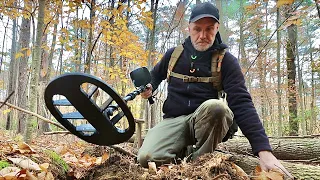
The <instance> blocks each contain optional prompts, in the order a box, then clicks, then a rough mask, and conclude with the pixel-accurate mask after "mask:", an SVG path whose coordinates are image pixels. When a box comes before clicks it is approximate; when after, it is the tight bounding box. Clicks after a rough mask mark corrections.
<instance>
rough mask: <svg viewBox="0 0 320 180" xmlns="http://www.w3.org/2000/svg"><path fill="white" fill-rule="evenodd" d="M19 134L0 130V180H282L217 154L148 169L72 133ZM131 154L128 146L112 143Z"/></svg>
mask: <svg viewBox="0 0 320 180" xmlns="http://www.w3.org/2000/svg"><path fill="white" fill-rule="evenodd" d="M22 140H23V137H22V136H20V135H13V133H12V132H11V133H10V132H8V131H4V130H0V180H7V179H10V180H16V179H32V180H37V179H44V180H51V179H90V180H91V179H119V180H120V179H121V180H122V179H282V178H281V175H279V173H278V172H268V173H265V172H264V171H261V170H259V169H258V168H256V170H254V171H255V172H254V173H255V175H254V176H253V175H250V176H247V175H246V174H245V173H244V172H243V171H242V170H241V168H239V167H238V166H236V165H235V164H234V163H232V162H230V161H228V160H227V158H226V157H225V156H221V155H219V154H214V153H213V154H207V155H204V156H202V157H200V158H199V159H198V160H196V161H193V162H189V163H187V162H185V161H183V160H182V162H181V163H179V164H168V165H163V166H160V167H155V164H153V163H150V165H149V168H143V167H141V166H140V165H139V164H138V163H137V162H136V158H135V157H134V156H132V155H125V153H123V152H120V151H119V150H117V148H110V147H106V146H97V145H92V144H89V143H86V142H84V141H82V140H80V139H78V138H77V137H75V136H73V135H57V134H56V135H42V136H38V137H36V138H34V140H33V141H32V142H31V143H29V144H26V143H24V142H23V141H22ZM117 147H118V148H119V149H122V150H124V151H125V152H129V153H131V154H133V155H134V154H136V153H137V148H134V147H133V144H132V143H122V144H120V145H117Z"/></svg>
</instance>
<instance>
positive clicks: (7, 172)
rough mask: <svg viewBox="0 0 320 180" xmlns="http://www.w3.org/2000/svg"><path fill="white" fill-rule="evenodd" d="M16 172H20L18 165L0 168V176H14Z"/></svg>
mask: <svg viewBox="0 0 320 180" xmlns="http://www.w3.org/2000/svg"><path fill="white" fill-rule="evenodd" d="M18 172H20V168H18V167H6V168H3V169H1V171H0V176H3V177H7V176H16V174H17V173H18Z"/></svg>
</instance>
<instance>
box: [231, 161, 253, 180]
mask: <svg viewBox="0 0 320 180" xmlns="http://www.w3.org/2000/svg"><path fill="white" fill-rule="evenodd" d="M232 168H233V169H235V170H236V174H237V176H238V177H242V178H244V179H249V176H248V175H247V173H245V172H244V171H243V169H242V168H240V167H239V166H238V165H236V164H234V163H232Z"/></svg>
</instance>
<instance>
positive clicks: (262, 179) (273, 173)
mask: <svg viewBox="0 0 320 180" xmlns="http://www.w3.org/2000/svg"><path fill="white" fill-rule="evenodd" d="M254 175H255V177H254V178H253V180H283V178H284V174H283V173H281V172H279V171H277V170H270V171H268V172H266V171H264V170H262V169H261V167H260V166H257V167H256V168H255V171H254Z"/></svg>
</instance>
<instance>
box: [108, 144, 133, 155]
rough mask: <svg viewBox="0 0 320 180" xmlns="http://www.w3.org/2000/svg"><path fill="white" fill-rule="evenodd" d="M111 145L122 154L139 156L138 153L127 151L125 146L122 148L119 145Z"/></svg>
mask: <svg viewBox="0 0 320 180" xmlns="http://www.w3.org/2000/svg"><path fill="white" fill-rule="evenodd" d="M109 147H111V148H113V149H114V150H116V151H118V152H120V153H122V154H125V155H128V156H130V157H133V158H136V157H137V155H135V154H133V153H132V152H129V151H126V150H124V149H123V148H121V147H119V146H115V145H111V146H109Z"/></svg>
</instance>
